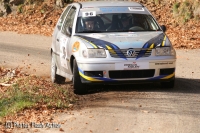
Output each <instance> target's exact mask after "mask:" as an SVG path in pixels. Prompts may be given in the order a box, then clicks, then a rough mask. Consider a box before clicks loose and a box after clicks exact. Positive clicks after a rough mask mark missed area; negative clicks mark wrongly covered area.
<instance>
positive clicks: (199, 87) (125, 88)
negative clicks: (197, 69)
mask: <svg viewBox="0 0 200 133" xmlns="http://www.w3.org/2000/svg"><path fill="white" fill-rule="evenodd" d="M107 91H119V92H120V91H122V92H132V91H138V92H173V93H174V92H177V93H195V94H197V93H200V79H187V78H180V77H176V80H175V86H174V88H163V87H161V85H160V83H140V84H118V85H94V86H93V85H92V86H90V87H89V91H88V93H87V94H95V93H101V92H107Z"/></svg>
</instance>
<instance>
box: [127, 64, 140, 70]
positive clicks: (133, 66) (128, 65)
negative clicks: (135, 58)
mask: <svg viewBox="0 0 200 133" xmlns="http://www.w3.org/2000/svg"><path fill="white" fill-rule="evenodd" d="M124 67H128V69H133V68H135V69H139V68H140V66H138V65H137V64H136V63H135V64H124Z"/></svg>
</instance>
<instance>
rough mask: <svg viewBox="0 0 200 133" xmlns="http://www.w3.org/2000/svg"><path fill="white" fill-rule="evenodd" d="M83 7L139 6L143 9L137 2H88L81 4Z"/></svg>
mask: <svg viewBox="0 0 200 133" xmlns="http://www.w3.org/2000/svg"><path fill="white" fill-rule="evenodd" d="M79 3H80V4H81V5H82V8H86V7H106V6H109V7H113V6H115V7H116V6H118V7H119V6H137V7H143V5H142V4H140V3H137V2H129V1H87V2H79Z"/></svg>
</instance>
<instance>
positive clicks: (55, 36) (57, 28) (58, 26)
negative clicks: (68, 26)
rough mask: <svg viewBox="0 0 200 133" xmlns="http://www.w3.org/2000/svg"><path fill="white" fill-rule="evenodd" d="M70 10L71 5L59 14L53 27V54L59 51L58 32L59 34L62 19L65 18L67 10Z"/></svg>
mask: <svg viewBox="0 0 200 133" xmlns="http://www.w3.org/2000/svg"><path fill="white" fill-rule="evenodd" d="M70 9H71V5H68V6H67V7H66V8H65V10H64V12H63V13H62V14H61V16H60V18H59V20H58V22H57V24H56V26H55V29H54V32H53V44H55V49H54V50H55V52H56V53H59V51H60V47H59V36H60V32H61V26H62V24H63V22H64V19H65V17H66V16H67V14H68V12H69V10H70Z"/></svg>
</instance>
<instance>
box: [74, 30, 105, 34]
mask: <svg viewBox="0 0 200 133" xmlns="http://www.w3.org/2000/svg"><path fill="white" fill-rule="evenodd" d="M101 32H103V31H98V30H84V31H79V32H78V33H101Z"/></svg>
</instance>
